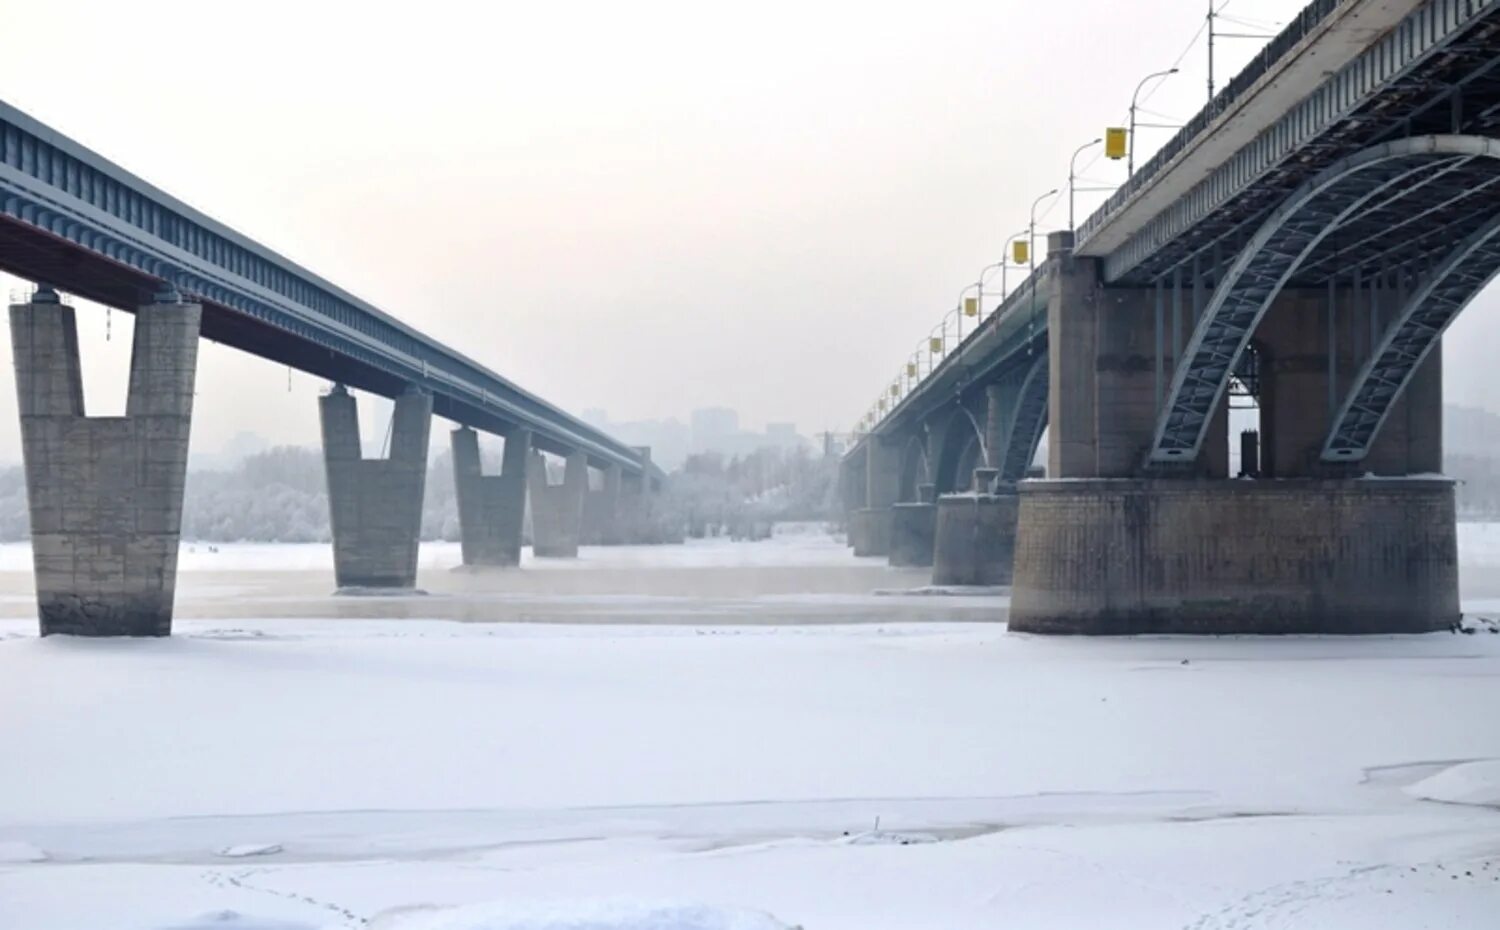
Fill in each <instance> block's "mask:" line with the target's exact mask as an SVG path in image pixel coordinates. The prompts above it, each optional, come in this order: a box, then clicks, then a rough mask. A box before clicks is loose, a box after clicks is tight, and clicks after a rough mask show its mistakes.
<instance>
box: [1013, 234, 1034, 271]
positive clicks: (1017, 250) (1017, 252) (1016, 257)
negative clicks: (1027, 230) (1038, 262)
mask: <svg viewBox="0 0 1500 930" xmlns="http://www.w3.org/2000/svg"><path fill="white" fill-rule="evenodd" d="M1010 258H1011V261H1013V262H1015V263H1016V264H1017V265H1024V264H1026V262H1027V261H1029V260H1030V259H1031V243H1029V242H1027V241H1026V240H1025V239H1017V240H1016V241H1014V242H1012V243H1011V244H1010Z"/></svg>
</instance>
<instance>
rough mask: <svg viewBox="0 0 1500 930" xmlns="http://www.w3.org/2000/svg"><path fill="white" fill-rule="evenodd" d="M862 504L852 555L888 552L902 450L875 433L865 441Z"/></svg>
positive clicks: (898, 488) (897, 494) (899, 486)
mask: <svg viewBox="0 0 1500 930" xmlns="http://www.w3.org/2000/svg"><path fill="white" fill-rule="evenodd" d="M865 455H866V456H867V459H866V462H865V506H864V507H863V508H861V509H860V510H859V511H857V514H858V516H857V517H856V523H857V524H858V525H859V528H860V531H859V536H858V538H857V539H856V540H855V542H854V554H855V555H861V556H864V555H889V553H890V551H891V505H892V504H894V503H895V502H896V498H897V497H898V496H899V495H900V492H901V449H900V446H898V445H896V444H893V443H892V444H887V443H886V442H885V441H883V440H882V439H881V438H880V437H878V436H871V437H870V438H869V439H868V441H867V442H866V443H865Z"/></svg>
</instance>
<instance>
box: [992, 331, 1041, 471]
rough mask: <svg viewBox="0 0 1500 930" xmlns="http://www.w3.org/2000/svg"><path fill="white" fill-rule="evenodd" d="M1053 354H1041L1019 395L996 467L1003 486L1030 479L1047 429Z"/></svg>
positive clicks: (1024, 379)
mask: <svg viewBox="0 0 1500 930" xmlns="http://www.w3.org/2000/svg"><path fill="white" fill-rule="evenodd" d="M1050 357H1051V353H1048V352H1041V353H1038V354H1037V357H1036V360H1035V361H1034V362H1032V363H1031V367H1030V368H1029V369H1027V371H1026V377H1025V378H1023V379H1022V381H1021V389H1020V390H1019V391H1018V392H1017V393H1016V404H1015V408H1014V411H1013V415H1012V416H1011V418H1010V430H1009V435H1007V436H1006V437H1005V447H1004V449H1003V450H1001V451H1000V452H999V454H998V456H997V458H998V461H996V462H995V467H997V468H999V469H1000V474H999V476H998V480H999V481H1000V483H1001V484H1003V485H1013V484H1015V483H1016V482H1017V481H1020V480H1021V479H1022V478H1025V477H1026V469H1027V468H1029V467H1031V461H1032V459H1034V458H1036V447H1037V444H1038V443H1039V442H1041V441H1042V430H1044V429H1046V428H1047V391H1048V375H1049V370H1050V369H1049V368H1048V360H1049V359H1050Z"/></svg>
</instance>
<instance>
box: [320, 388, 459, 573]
mask: <svg viewBox="0 0 1500 930" xmlns="http://www.w3.org/2000/svg"><path fill="white" fill-rule="evenodd" d="M318 411H319V414H320V419H321V421H322V428H323V464H324V468H325V470H326V473H327V478H328V516H329V524H330V526H331V528H332V530H333V573H334V578H335V579H336V582H337V584H338V587H339V588H341V589H348V588H398V589H399V588H412V587H415V586H416V583H417V547H418V544H419V543H418V540H419V536H420V533H421V529H422V494H423V491H424V490H425V488H426V484H427V437H428V431H429V429H430V428H431V425H432V396H431V395H430V394H426V393H423V392H419V391H415V390H412V391H408V392H406V393H404V394H402V395H401V396H400V397H398V398H396V403H395V408H394V412H393V414H392V417H393V420H392V426H391V449H390V456H389V458H386V459H366V458H364V457H363V454H362V452H361V449H360V437H359V414H358V410H357V407H356V402H355V399H354V397H353V396H352V395H351V394H349V392H348V391H346V390H345V389H344V388H343V387H342V386H337V387H335V388H334V389H333V391H332V392H330V393H328V394H325V395H324V396H323V397H320V398H319V399H318Z"/></svg>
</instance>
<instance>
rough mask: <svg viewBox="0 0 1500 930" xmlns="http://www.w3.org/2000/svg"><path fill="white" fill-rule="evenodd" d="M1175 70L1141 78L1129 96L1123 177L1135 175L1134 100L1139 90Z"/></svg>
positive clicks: (1174, 72) (1138, 94)
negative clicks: (1128, 120)
mask: <svg viewBox="0 0 1500 930" xmlns="http://www.w3.org/2000/svg"><path fill="white" fill-rule="evenodd" d="M1176 73H1177V69H1176V68H1168V69H1167V70H1165V71H1156V72H1153V73H1151V74H1148V75H1146V76H1145V77H1143V78H1141V82H1140V83H1139V84H1137V85H1135V93H1133V94H1131V95H1130V153H1129V154H1128V155H1127V156H1126V157H1125V175H1126V177H1129V176H1130V175H1133V174H1135V107H1136V98H1137V97H1139V96H1140V95H1141V88H1142V87H1145V86H1146V84H1147V83H1148V82H1150V81H1153V80H1155V79H1156V78H1164V77H1167V76H1168V75H1172V74H1176Z"/></svg>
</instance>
